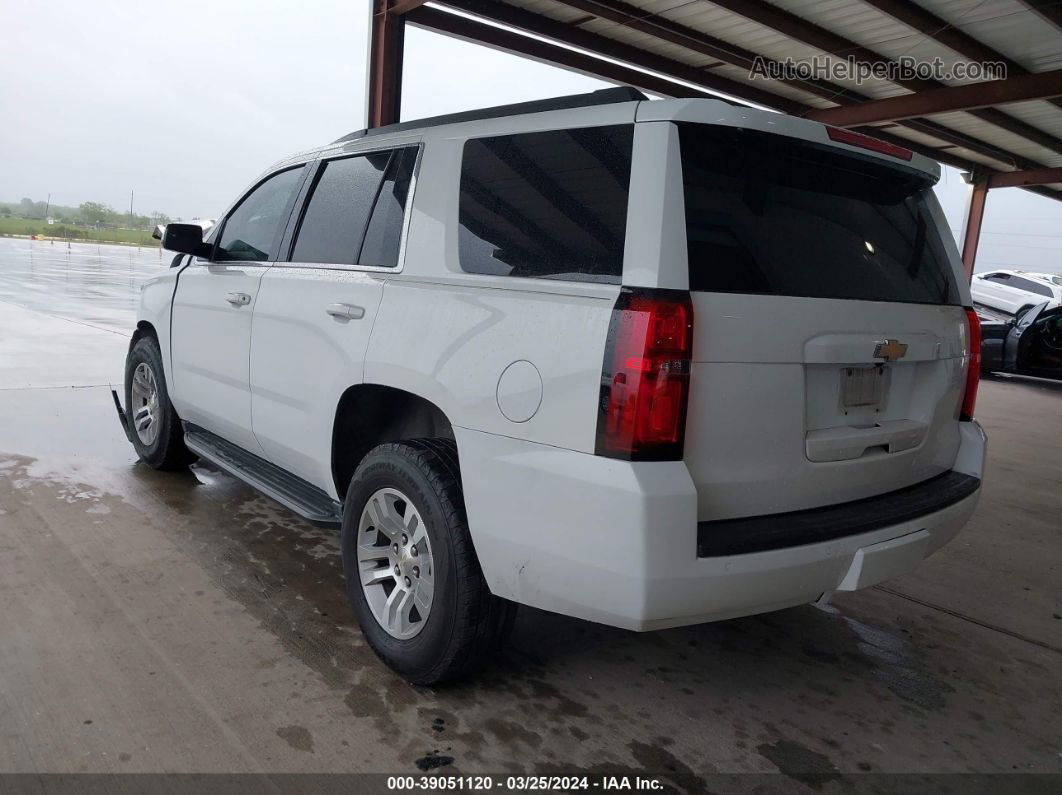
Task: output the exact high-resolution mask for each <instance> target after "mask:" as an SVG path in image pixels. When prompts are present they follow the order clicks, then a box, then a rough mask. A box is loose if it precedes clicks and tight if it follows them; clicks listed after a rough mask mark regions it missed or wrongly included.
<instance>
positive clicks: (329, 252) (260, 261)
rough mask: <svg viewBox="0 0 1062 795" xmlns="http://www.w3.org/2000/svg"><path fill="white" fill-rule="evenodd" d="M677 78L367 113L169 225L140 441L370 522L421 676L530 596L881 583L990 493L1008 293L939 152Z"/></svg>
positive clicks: (669, 597)
mask: <svg viewBox="0 0 1062 795" xmlns="http://www.w3.org/2000/svg"><path fill="white" fill-rule="evenodd" d="M645 100H646V98H645V97H644V96H643V95H642V94H640V93H639V92H637V91H634V90H633V89H622V88H617V89H609V90H605V91H602V92H596V93H594V94H589V95H585V96H578V97H562V98H558V99H554V100H544V101H541V102H532V103H525V104H522V105H516V106H508V107H502V108H491V109H485V110H480V111H473V112H469V113H463V114H457V115H453V116H447V117H440V118H436V119H427V120H421V121H415V122H406V123H401V124H395V125H391V126H389V127H383V128H379V129H375V130H368V131H362V132H359V133H354V134H352V135H348V136H346V137H344V138H341V139H339V140H338V141H336V142H334V143H333V144H331V145H329V146H326V147H322V148H319V149H315V150H313V151H311V152H306V153H303V154H300V155H296V156H294V157H292V158H289V159H287V160H285V161H282V162H280V163H278V164H276V165H275V166H273V167H272V168H271V169H269V170H268V171H266V172H265V173H264V174H263V175H262V176H261V178H259V179H258V180H257V181H256V182H255V183H254V184H253V185H252V186H251V188H250V189H249V190H248V191H247V192H246V193H245V194H244V195H243V197H242V198H240V199H239V201H237V202H236V203H235V204H234V205H233V206H232V208H231V209H230V210H229V211H228V212H227V213H226V214H225V216H224V217H223V218H222V219H221V220H220V222H219V223H218V225H217V226H215V227H214V228H213V229H212V230H211V232H210V234H209V235H207V236H206V238H205V239H204V236H203V234H202V229H201V227H199V226H193V225H190V224H170V225H169V227H167V229H166V233H165V237H164V240H163V245H164V246H165V247H166V248H168V249H170V250H171V251H178V252H181V256H180V257H179V258H178V261H177V262H176V263H175V265H176V267H173V268H171V269H170V270H169V271H168V272H166V273H164V274H160V275H159V276H158V277H156V278H154V279H151V280H149V281H148V282H147V284H146V285H145V287H144V290H143V294H142V297H141V302H140V313H139V316H138V322H137V327H136V331H135V333H134V335H133V339H132V342H131V345H130V351H129V356H128V359H127V365H126V382H125V395H124V401H121V402H122V403H124V408H120V411H121V412H122V413H123V418H127V432H128V434H129V438H130V440H131V441H132V443H133V445H134V446H135V447H136V450H137V452H138V454H139V455H140V457H141V459H142V460H143V461H144V462H145V463H146V464H147V465H149V466H152V467H155V468H159V469H172V468H178V467H181V466H184V465H186V464H187V463H188V462H189V461H190V460H192V459H193V458H194V457H195V456H198V457H200V458H203V459H206V460H208V461H211V462H213V463H214V464H215V465H216V466H218V467H220V468H222V469H225V470H228V471H229V472H232V473H233V474H235V475H236V476H238V477H240V478H243V479H244V480H245V481H247V482H248V483H250V484H251V485H253V486H255V487H256V488H258V489H259V490H261V491H262V492H264V493H265V494H267V495H269V496H270V497H272V498H273V499H275V500H277V501H279V502H281V503H282V504H284V505H286V506H288V507H289V508H291V509H292V510H294V511H295V512H296V513H299V514H300V515H302V516H303V517H305V518H307V519H309V520H310V521H312V522H316V523H318V524H322V525H330V526H333V527H336V528H337V529H339V530H340V532H341V534H342V554H343V565H344V569H345V572H346V580H347V593H348V596H349V599H350V602H351V605H352V608H353V611H354V614H355V616H356V617H357V619H358V621H359V623H360V624H361V627H362V630H363V632H364V635H365V637H366V639H367V640H368V643H369V644H370V645H371V646H372V648H373V649H374V650H375V651H376V652H377V654H379V656H380V657H381V658H382V659H383V660H384V661H386V662H387V663H388V664H389V665H391V666H392V667H393V668H394V669H395V670H396V671H398V672H400V673H401V674H402V675H403V676H405V677H406V678H408V679H409V680H410V681H413V682H417V683H421V684H430V683H434V682H439V681H442V680H445V679H449V678H452V677H454V676H458V675H460V674H461V673H463V672H465V671H466V670H468V669H469V668H471V667H472V666H473V665H475V664H476V663H477V662H478V661H479V660H481V659H482V658H483V656H484V655H485V654H487V653H488V652H489V651H490V650H491V649H492V648H494V647H495V646H497V645H498V644H499V643H500V642H501V641H502V640H503V639H504V637H505V634H506V633H507V632H508V630H509V628H510V627H511V625H512V620H513V611H514V610H515V606H516V604H525V605H531V606H534V607H537V608H541V609H544V610H550V611H554V612H557V613H561V614H564V615H568V616H575V617H578V618H582V619H587V620H590V621H597V622H600V623H603V624H608V625H612V626H617V627H624V628H627V629H632V630H654V629H664V628H667V627H676V626H682V625H686V624H695V623H698V622H704V621H715V620H719V619H726V618H731V617H734V616H742V615H749V614H752V613H762V612H766V611H769V610H778V609H781V608H784V607H791V606H794V605H799V604H802V603H808V602H812V601H815V600H818V599H819V598H820V597H822V596H823V595H824V594H829V593H831V592H833V591H854V590H857V589H861V588H867V587H869V586H872V585H874V584H876V583H879V582H881V581H883V580H885V579H888V578H891V577H895V576H898V575H900V574H903V573H905V572H908V571H910V570H911V569H913V568H915V567H916V566H917V565H918V564H919V563H920V562H921V561H922V559H923V558H925V557H926V556H928V555H930V554H932V553H933V552H935V551H936V550H938V549H940V547H942V546H943V545H944V544H946V543H947V542H948V541H950V540H951V539H952V538H953V537H954V536H955V534H956V533H958V532H959V529H960V528H961V527H962V526H963V524H964V523H965V522H966V520H967V519H968V518H969V517H970V514H971V513H972V512H973V510H974V506H975V505H976V503H977V499H978V495H979V493H980V485H981V474H982V467H983V463H984V454H985V437H984V434H983V433H982V431H981V428H980V426H979V425H978V424H977V422H975V421H974V418H973V411H974V399H975V397H976V392H977V378H978V372H979V366H978V356H979V352H980V342H979V324H978V320H977V316H976V315H975V314H974V312H973V309H972V308H971V300H970V291H969V288H968V286H967V284H966V280H965V278H964V277H963V271H962V266H961V262H960V260H959V257H958V252H957V251H956V250H955V246H954V243H953V241H952V238H951V235H950V234H949V233H947V232H946V231H945V232H943V233H942V231H941V230H947V222H946V221H945V219H944V216H943V214H942V212H941V209H940V206H939V204H938V203H937V200H936V198H935V197H934V195H933V189H932V186H933V183H935V182H936V180H937V179H938V177H939V173H940V172H939V167H938V166H937V164H936V163H934V162H932V161H930V160H928V159H927V158H924V157H922V156H920V155H916V154H914V153H912V152H911V151H910V150H907V149H902V148H900V147H897V146H894V145H892V144H888V143H884V142H882V141H878V140H876V139H874V138H869V137H867V136H864V135H860V134H858V133H853V132H851V131H849V130H842V129H836V128H830V127H826V126H824V125H822V124H819V123H816V122H812V121H808V120H805V119H797V118H791V117H787V116H782V115H780V114H775V113H767V112H763V111H757V110H751V109H747V108H739V107H734V106H731V105H728V104H726V103H724V102H720V101H716V100H710V99H691V100H686V99H675V100H661V101H657V102H648V101H645ZM116 400H118V398H117V396H116Z"/></svg>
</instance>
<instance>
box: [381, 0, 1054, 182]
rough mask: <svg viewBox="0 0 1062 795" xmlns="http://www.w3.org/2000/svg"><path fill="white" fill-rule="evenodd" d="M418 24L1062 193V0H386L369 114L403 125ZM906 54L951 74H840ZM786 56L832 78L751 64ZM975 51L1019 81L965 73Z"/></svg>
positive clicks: (980, 175) (979, 176) (991, 178)
mask: <svg viewBox="0 0 1062 795" xmlns="http://www.w3.org/2000/svg"><path fill="white" fill-rule="evenodd" d="M404 21H408V22H410V23H412V24H415V25H418V26H421V27H425V28H428V29H431V30H435V31H438V32H442V33H446V34H449V35H452V36H458V37H462V38H465V39H468V40H470V41H475V42H479V43H482V44H486V45H489V46H494V47H498V48H501V49H505V50H510V51H512V52H516V53H518V54H522V55H525V56H529V57H532V58H536V59H539V60H544V61H548V62H551V63H555V64H558V65H560V66H566V67H568V68H572V69H576V70H579V71H582V72H586V73H588V74H593V75H595V76H598V77H601V78H603V79H606V80H612V81H614V82H619V83H626V84H628V85H632V86H637V87H638V88H641V89H644V90H647V91H650V92H653V93H656V94H662V95H665V96H703V95H707V94H708V92H709V91H711V92H722V93H724V94H727V95H729V96H731V97H734V98H736V99H739V100H742V101H747V102H751V103H754V104H757V105H761V106H764V107H768V108H772V109H774V110H779V111H781V112H784V113H790V114H793V115H800V116H807V117H809V118H817V119H820V120H822V121H824V122H827V123H830V124H835V125H838V126H844V127H850V128H852V129H855V130H859V131H860V132H864V133H868V134H870V135H874V136H876V137H878V138H882V139H884V140H887V141H890V142H892V143H896V144H899V145H901V146H906V147H908V148H911V149H914V150H916V151H918V152H920V153H922V154H925V155H928V156H929V157H932V158H934V159H935V160H939V161H940V162H942V163H946V164H948V165H952V166H955V167H958V168H961V169H963V170H966V171H971V172H973V173H974V175H975V176H974V179H975V181H977V182H980V183H982V184H984V185H985V189H987V187H1004V186H1009V185H1019V186H1022V187H1025V188H1026V189H1027V190H1032V191H1035V192H1036V193H1040V194H1042V195H1045V196H1049V197H1050V198H1054V199H1062V2H1060V0H990V2H984V0H918V2H917V3H916V2H914V1H913V0H772V2H766V0H434V1H433V2H431V3H427V4H426V3H425V0H375V16H374V40H373V41H374V52H373V64H372V66H373V69H372V70H371V71H372V75H371V77H370V126H378V125H379V124H384V123H388V122H392V121H397V109H398V101H399V97H398V94H399V91H400V72H401V32H400V31H401V23H402V22H404ZM499 25H502V26H504V27H499ZM514 31H519V33H517V32H514ZM527 34H531V35H530V36H529V35H527ZM388 37H391V40H392V41H393V42H395V43H394V44H393V45H392V46H391V47H384V46H380V45H381V43H382V42H384V41H386V40H387V39H388ZM903 58H912V59H915V60H917V61H920V62H932V61H934V60H935V59H939V62H940V65H941V67H942V70H941V73H940V74H939V75H936V76H934V77H913V76H903V75H896V74H880V76H869V77H866V78H865V79H863V80H859V81H857V80H856V79H855V77H854V76H853V75H851V74H838V73H837V72H836V71H833V69H834V67H835V66H836V65H838V64H841V65H844V64H846V63H847V62H849V60H850V61H851V62H852V63H854V64H856V65H857V66H860V65H862V66H866V65H868V64H878V67H877V68H886V67H885V66H884V65H887V64H890V63H891V64H895V63H896V62H897V61H898V60H899V59H903ZM396 59H397V60H396ZM757 59H760V60H759V61H757ZM787 59H792V60H793V61H794V62H810V61H813V60H817V61H818V62H819V63H821V64H824V65H826V66H827V67H829V68H831V72H830V73H829V77H830V79H825V78H822V77H812V76H808V75H804V74H801V75H790V76H789V77H787V78H786V79H782V80H775V79H772V80H768V79H762V78H753V77H752V76H750V70H751V69H752V68H753V66H754V65H756V64H757V62H758V63H759V64H760V65H761V66H763V65H765V64H766V65H769V66H770V65H777V64H779V63H781V62H785V61H786V60H787ZM975 62H996V63H999V64H1002V65H1004V66H1005V67H1006V69H1007V73H1006V77H1005V78H1003V79H995V80H990V81H985V80H984V79H983V78H981V79H973V78H967V77H957V76H955V74H954V73H955V72H956V71H957V70H956V68H955V67H956V65H959V68H964V67H968V66H969V65H970V64H974V63H975ZM967 71H968V70H967ZM396 82H397V84H396ZM971 86H972V88H971ZM1014 172H1021V173H1014Z"/></svg>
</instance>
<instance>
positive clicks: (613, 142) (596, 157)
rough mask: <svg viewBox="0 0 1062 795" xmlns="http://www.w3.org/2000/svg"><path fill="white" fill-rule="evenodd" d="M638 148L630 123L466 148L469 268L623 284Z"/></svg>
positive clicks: (464, 218)
mask: <svg viewBox="0 0 1062 795" xmlns="http://www.w3.org/2000/svg"><path fill="white" fill-rule="evenodd" d="M633 141H634V127H633V125H629V124H628V125H620V126H610V127H592V128H584V129H575V130H554V131H550V132H540V133H525V134H521V135H503V136H496V137H492V138H476V139H474V140H470V141H468V142H467V143H466V144H465V149H464V159H463V161H462V165H461V198H460V204H459V221H460V232H459V237H458V246H459V255H460V262H461V268H462V270H465V271H468V272H470V273H486V274H491V275H495V276H525V277H533V278H541V279H566V280H571V281H595V282H606V283H610V284H619V282H620V278H621V275H622V272H623V239H624V236H625V235H626V231H627V191H628V187H629V184H630V177H631V148H632V145H633Z"/></svg>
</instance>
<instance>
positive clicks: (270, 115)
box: [0, 0, 1062, 273]
mask: <svg viewBox="0 0 1062 795" xmlns="http://www.w3.org/2000/svg"><path fill="white" fill-rule="evenodd" d="M369 5H370V0H302V2H298V3H293V2H290V0H285V2H274V1H273V0H254V1H253V2H252V1H251V0H225V2H220V3H219V2H216V1H215V0H210V1H209V2H208V0H184V1H183V2H181V3H179V4H159V3H150V2H143V0H140V2H134V1H133V0H96V2H71V0H49V2H47V3H31V2H14V1H13V0H4V2H0V31H3V40H4V46H3V47H2V48H0V75H2V77H0V119H2V121H0V201H18V200H19V199H21V198H22V197H23V196H28V197H30V198H32V199H34V200H44V199H45V198H46V197H47V195H48V194H49V193H51V195H52V202H53V203H55V204H63V205H77V204H80V203H81V202H83V201H87V200H96V201H103V202H106V203H108V204H111V205H112V206H114V207H118V208H125V207H128V205H129V193H130V190H133V191H135V196H134V209H135V210H136V211H137V212H139V213H150V212H151V211H153V210H160V211H162V212H165V213H169V214H170V215H173V216H182V217H185V218H190V217H192V216H206V217H210V216H215V215H217V214H218V213H219V212H221V211H222V210H223V209H224V208H225V206H226V205H227V204H228V203H229V202H230V201H231V200H232V199H234V198H235V197H236V195H237V194H238V193H239V191H240V190H241V189H242V188H243V187H244V186H245V185H246V184H247V183H248V182H250V181H251V180H252V179H253V178H254V177H255V176H256V175H257V174H258V173H260V172H261V171H262V170H263V169H264V168H265V167H266V166H268V165H269V164H270V163H271V162H273V161H274V160H277V159H279V158H280V157H282V156H285V155H288V154H290V153H292V152H295V151H298V150H300V149H306V148H309V147H311V146H315V145H318V144H321V143H326V142H328V141H331V140H333V139H335V138H337V137H339V136H340V135H344V134H346V133H348V132H350V131H351V130H355V129H359V128H361V127H363V126H364V125H365V73H366V64H367V60H368V59H367V49H368V22H369ZM405 53H406V65H405V82H404V86H403V106H402V115H403V118H404V119H412V118H417V117H420V116H429V115H433V114H437V113H446V112H450V111H456V110H465V109H468V108H474V107H483V106H487V105H494V104H500V103H505V102H517V101H522V100H526V99H537V98H540V97H548V96H556V95H559V94H570V93H577V92H580V91H587V90H593V89H594V88H599V87H601V86H603V85H605V84H604V83H601V82H599V81H597V80H594V79H592V78H589V77H586V76H584V75H578V74H573V73H571V72H566V71H564V70H561V69H556V68H553V67H550V66H546V65H543V64H539V63H535V62H532V61H528V60H524V59H520V58H516V57H514V56H511V55H506V54H503V53H499V52H496V51H493V50H490V49H486V48H482V47H477V46H474V45H470V44H467V43H464V42H460V41H456V40H452V39H448V38H445V37H442V36H438V35H436V34H433V33H428V32H425V31H422V30H417V29H415V28H414V29H411V30H410V31H409V32H408V33H407V37H406V50H405ZM938 194H939V195H940V197H941V201H942V203H943V204H944V208H945V211H946V212H947V214H948V218H949V221H950V222H951V225H952V227H953V229H954V230H955V231H957V230H958V228H959V227H960V225H961V222H962V212H963V207H964V202H965V197H966V186H965V184H963V183H962V182H961V180H960V179H959V177H958V173H957V172H955V171H954V170H951V169H946V175H945V179H944V180H943V181H942V183H941V185H940V187H939V189H938ZM983 231H984V234H983V237H982V241H981V249H980V251H979V254H978V270H985V269H987V268H995V267H1006V266H1014V267H1022V268H1026V269H1030V270H1046V271H1052V272H1057V273H1062V203H1060V202H1055V201H1052V200H1050V199H1044V198H1041V197H1039V196H1035V195H1033V194H1030V193H1028V192H1027V191H1022V190H1019V189H1017V188H1011V189H1006V190H999V191H993V192H992V193H990V194H989V202H988V210H987V214H986V218H985V227H984V230H983Z"/></svg>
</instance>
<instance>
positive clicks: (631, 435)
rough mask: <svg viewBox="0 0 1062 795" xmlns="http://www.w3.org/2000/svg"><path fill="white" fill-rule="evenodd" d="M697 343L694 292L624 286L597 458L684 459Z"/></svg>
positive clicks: (606, 374)
mask: <svg viewBox="0 0 1062 795" xmlns="http://www.w3.org/2000/svg"><path fill="white" fill-rule="evenodd" d="M692 348H693V303H692V302H691V301H690V294H689V293H687V292H684V291H681V290H660V289H642V288H628V287H625V288H623V291H622V292H621V293H620V296H619V298H618V299H617V300H616V306H615V307H614V308H613V310H612V321H611V323H610V324H609V329H608V341H607V342H606V344H605V361H604V365H603V366H602V372H601V402H600V405H599V413H598V420H597V454H598V455H603V456H609V457H610V458H622V459H624V460H627V461H673V460H680V459H681V458H682V440H683V436H684V435H685V432H686V404H687V403H688V402H689V392H690V352H691V350H692Z"/></svg>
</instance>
